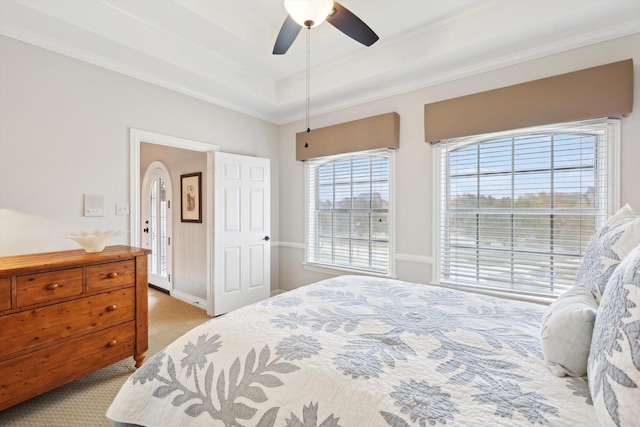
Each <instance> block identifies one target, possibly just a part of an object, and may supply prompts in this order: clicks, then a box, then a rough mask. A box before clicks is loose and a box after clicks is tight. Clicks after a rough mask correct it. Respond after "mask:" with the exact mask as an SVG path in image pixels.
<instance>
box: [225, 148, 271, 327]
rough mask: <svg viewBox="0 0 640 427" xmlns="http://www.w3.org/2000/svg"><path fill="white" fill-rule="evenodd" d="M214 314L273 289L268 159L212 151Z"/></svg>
mask: <svg viewBox="0 0 640 427" xmlns="http://www.w3.org/2000/svg"><path fill="white" fill-rule="evenodd" d="M214 194H215V203H214V205H215V214H214V235H215V249H214V252H215V253H214V267H213V280H214V284H213V288H214V297H213V299H214V301H213V302H214V308H213V311H214V313H213V315H215V316H217V315H220V314H224V313H227V312H229V311H232V310H235V309H237V308H240V307H242V306H245V305H248V304H252V303H255V302H258V301H261V300H263V299H265V298H268V297H269V295H270V292H271V284H270V276H271V265H270V263H271V243H270V241H269V240H270V228H271V227H270V223H271V218H270V217H271V215H270V209H271V206H270V205H271V204H270V162H269V159H263V158H258V157H249V156H241V155H237V154H229V153H221V152H216V153H214Z"/></svg>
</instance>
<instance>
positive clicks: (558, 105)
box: [424, 59, 633, 142]
mask: <svg viewBox="0 0 640 427" xmlns="http://www.w3.org/2000/svg"><path fill="white" fill-rule="evenodd" d="M632 110H633V61H632V60H631V59H627V60H625V61H620V62H614V63H612V64H607V65H602V66H598V67H593V68H587V69H585V70H580V71H575V72H572V73H567V74H561V75H558V76H553V77H548V78H545V79H540V80H534V81H531V82H527V83H521V84H517V85H514V86H508V87H503V88H500V89H494V90H490V91H486V92H481V93H476V94H473V95H467V96H462V97H459V98H453V99H448V100H445V101H440V102H434V103H432V104H426V105H425V106H424V139H425V141H426V142H434V141H439V140H442V139H448V138H458V137H463V136H471V135H481V134H484V133H489V132H499V131H504V130H511V129H520V128H525V127H529V126H539V125H546V124H554V123H561V122H569V121H575V120H583V119H590V118H595V117H612V116H621V115H626V114H629V113H631V111H632Z"/></svg>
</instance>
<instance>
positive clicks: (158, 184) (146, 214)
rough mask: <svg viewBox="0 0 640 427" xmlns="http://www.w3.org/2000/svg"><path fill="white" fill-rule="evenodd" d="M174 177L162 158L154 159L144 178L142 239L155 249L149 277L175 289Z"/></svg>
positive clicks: (160, 285) (157, 284)
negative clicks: (172, 228) (173, 264)
mask: <svg viewBox="0 0 640 427" xmlns="http://www.w3.org/2000/svg"><path fill="white" fill-rule="evenodd" d="M171 196H172V188H171V176H170V175H169V170H168V169H167V167H166V166H165V165H164V163H162V162H160V161H154V162H152V163H151V164H150V165H149V167H148V168H147V170H146V172H145V174H144V179H143V180H142V191H141V200H140V202H141V203H140V204H141V227H140V229H141V233H140V241H141V242H142V245H143V246H144V247H145V248H148V249H151V255H149V262H148V267H149V271H148V280H149V283H150V284H151V285H154V286H156V287H159V288H161V289H164V290H166V291H168V292H171V290H172V286H171V264H172V253H171V224H172V218H171V211H172V209H171Z"/></svg>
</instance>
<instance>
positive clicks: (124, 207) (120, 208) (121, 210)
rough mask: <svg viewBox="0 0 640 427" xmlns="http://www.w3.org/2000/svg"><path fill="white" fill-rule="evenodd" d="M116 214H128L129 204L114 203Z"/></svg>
mask: <svg viewBox="0 0 640 427" xmlns="http://www.w3.org/2000/svg"><path fill="white" fill-rule="evenodd" d="M116 215H129V204H128V203H116Z"/></svg>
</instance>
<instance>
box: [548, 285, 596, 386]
mask: <svg viewBox="0 0 640 427" xmlns="http://www.w3.org/2000/svg"><path fill="white" fill-rule="evenodd" d="M597 312H598V303H597V302H596V299H595V298H594V297H593V294H592V293H591V292H590V291H589V290H588V289H586V288H584V287H582V286H574V287H573V288H571V289H569V290H568V291H567V292H565V293H564V294H562V295H561V296H560V297H558V299H557V300H555V301H554V302H553V303H552V304H551V305H550V306H549V308H547V311H546V313H545V314H544V316H543V318H542V324H541V325H540V338H541V344H542V354H543V355H544V361H545V362H546V364H547V366H548V367H549V370H551V372H552V373H553V374H554V375H557V376H559V377H564V376H565V375H569V376H571V377H581V376H583V375H585V374H586V373H587V360H588V358H589V348H590V346H591V335H592V334H593V323H594V321H595V320H596V313H597Z"/></svg>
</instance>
